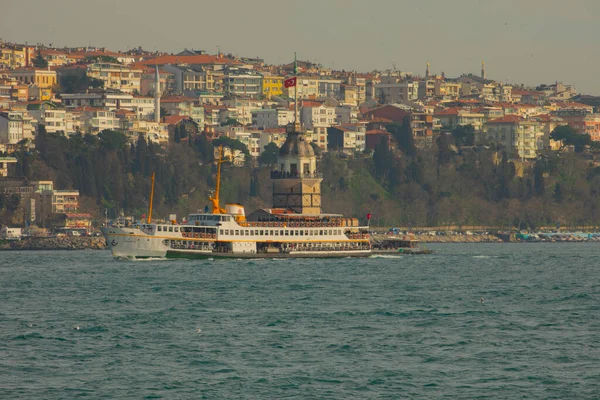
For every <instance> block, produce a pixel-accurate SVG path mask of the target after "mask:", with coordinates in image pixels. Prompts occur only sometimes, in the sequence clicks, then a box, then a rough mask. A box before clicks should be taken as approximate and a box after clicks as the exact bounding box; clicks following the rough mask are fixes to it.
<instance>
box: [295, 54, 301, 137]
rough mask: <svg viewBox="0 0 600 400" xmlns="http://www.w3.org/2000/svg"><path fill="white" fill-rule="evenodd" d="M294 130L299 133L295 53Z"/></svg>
mask: <svg viewBox="0 0 600 400" xmlns="http://www.w3.org/2000/svg"><path fill="white" fill-rule="evenodd" d="M294 79H296V85H294V130H295V131H296V132H300V122H299V121H298V63H297V62H296V52H294Z"/></svg>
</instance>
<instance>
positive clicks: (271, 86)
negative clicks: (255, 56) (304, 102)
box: [262, 75, 283, 99]
mask: <svg viewBox="0 0 600 400" xmlns="http://www.w3.org/2000/svg"><path fill="white" fill-rule="evenodd" d="M262 93H263V96H265V97H266V98H267V99H270V98H271V97H272V96H281V95H282V94H283V76H272V75H271V76H265V77H264V78H263V90H262Z"/></svg>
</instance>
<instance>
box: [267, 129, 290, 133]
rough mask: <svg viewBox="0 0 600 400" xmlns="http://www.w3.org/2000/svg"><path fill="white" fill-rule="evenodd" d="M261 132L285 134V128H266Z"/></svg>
mask: <svg viewBox="0 0 600 400" xmlns="http://www.w3.org/2000/svg"><path fill="white" fill-rule="evenodd" d="M263 132H267V133H285V128H267V129H264V130H263Z"/></svg>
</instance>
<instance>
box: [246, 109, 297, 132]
mask: <svg viewBox="0 0 600 400" xmlns="http://www.w3.org/2000/svg"><path fill="white" fill-rule="evenodd" d="M292 122H294V112H293V111H291V110H286V109H281V108H266V109H263V110H254V111H252V126H256V127H257V128H259V129H272V128H278V127H281V126H286V125H287V124H290V123H292Z"/></svg>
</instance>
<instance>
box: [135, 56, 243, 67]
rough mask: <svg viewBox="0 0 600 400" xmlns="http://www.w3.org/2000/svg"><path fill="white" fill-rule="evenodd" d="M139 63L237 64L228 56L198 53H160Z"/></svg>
mask: <svg viewBox="0 0 600 400" xmlns="http://www.w3.org/2000/svg"><path fill="white" fill-rule="evenodd" d="M138 64H141V65H165V64H175V65H177V64H196V65H198V64H239V62H238V61H235V60H232V59H230V58H225V57H219V56H213V55H210V54H199V55H195V56H172V55H162V56H158V57H154V58H149V59H147V60H143V61H140V62H138Z"/></svg>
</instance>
